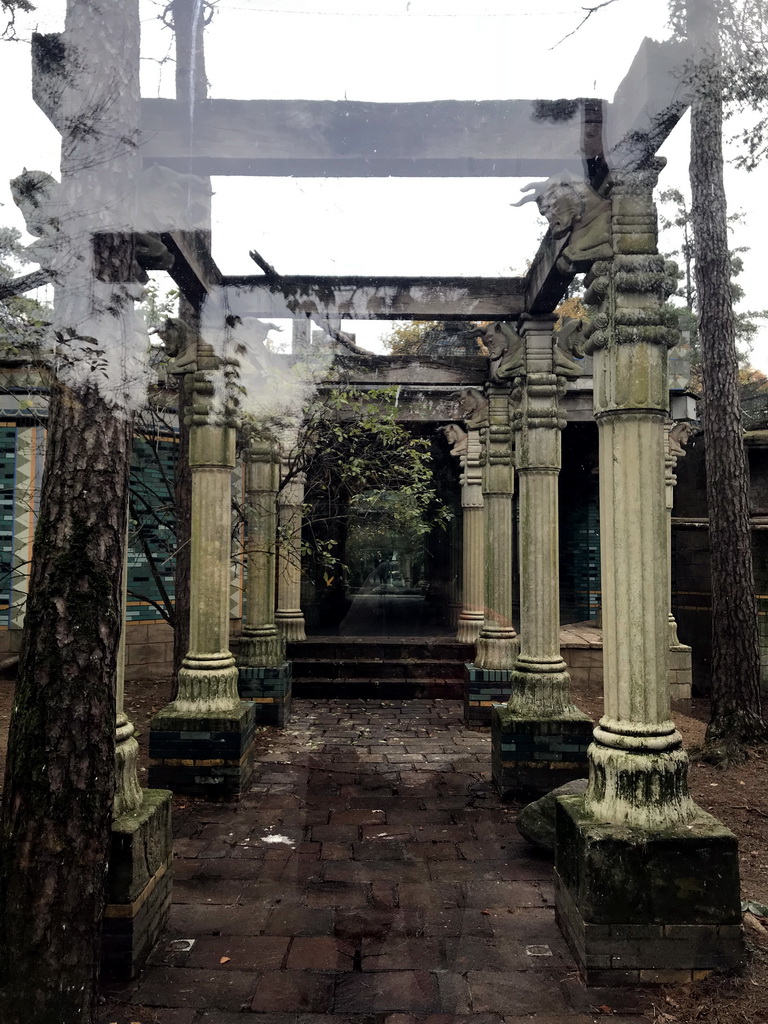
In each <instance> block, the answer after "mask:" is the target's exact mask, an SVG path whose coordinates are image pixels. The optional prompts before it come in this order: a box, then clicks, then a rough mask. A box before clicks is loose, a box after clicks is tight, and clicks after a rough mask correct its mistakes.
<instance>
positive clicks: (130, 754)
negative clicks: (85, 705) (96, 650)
mask: <svg viewBox="0 0 768 1024" xmlns="http://www.w3.org/2000/svg"><path fill="white" fill-rule="evenodd" d="M126 525H127V524H126ZM127 534H128V531H127V529H126V541H125V552H124V557H123V625H122V629H121V630H120V645H119V647H118V649H117V679H116V682H115V712H116V718H115V798H114V804H113V811H112V817H113V818H120V817H121V816H122V815H123V814H132V813H133V812H134V811H135V810H136V808H137V807H140V806H141V801H142V791H141V786H140V785H139V776H138V774H137V767H136V765H137V761H138V757H139V744H138V741H137V740H136V735H135V734H136V729H135V728H134V725H133V722H131V721H130V719H129V718H128V715H126V713H125V647H126V636H125V634H126V626H127V622H126V619H125V609H126V607H127V604H128V536H127Z"/></svg>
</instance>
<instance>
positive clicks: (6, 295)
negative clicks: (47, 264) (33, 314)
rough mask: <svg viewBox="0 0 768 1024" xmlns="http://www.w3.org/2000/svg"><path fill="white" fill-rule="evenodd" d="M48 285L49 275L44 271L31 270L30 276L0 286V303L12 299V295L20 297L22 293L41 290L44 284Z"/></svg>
mask: <svg viewBox="0 0 768 1024" xmlns="http://www.w3.org/2000/svg"><path fill="white" fill-rule="evenodd" d="M50 283H51V275H50V274H49V273H48V272H47V271H46V270H33V271H32V273H31V274H23V275H22V276H21V277H15V278H14V279H13V280H12V281H9V282H8V283H7V284H0V301H1V300H3V299H12V298H13V296H14V295H21V293H22V292H28V291H31V290H32V289H33V288H41V287H42V286H43V285H44V284H50Z"/></svg>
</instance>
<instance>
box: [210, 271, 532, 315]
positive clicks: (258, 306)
mask: <svg viewBox="0 0 768 1024" xmlns="http://www.w3.org/2000/svg"><path fill="white" fill-rule="evenodd" d="M221 283H222V285H223V286H224V287H225V288H226V291H227V307H228V309H229V310H230V311H231V312H232V313H233V314H236V315H239V316H256V317H274V318H278V317H294V316H301V315H303V316H311V317H312V318H313V319H314V320H317V321H318V322H322V320H323V319H333V318H348V319H351V320H399V319H409V318H412V319H414V320H420V319H423V320H452V319H455V318H457V317H458V318H466V319H473V320H500V319H509V318H510V317H514V316H517V315H518V314H519V313H521V312H522V311H523V308H524V307H523V296H524V291H525V279H524V278H519V277H510V278H488V277H486V278H484V277H467V278H462V277H411V278H408V277H310V276H297V277H280V278H277V279H276V280H274V281H271V282H270V281H267V280H266V278H264V277H262V276H255V275H254V276H252V277H251V276H242V277H233V276H228V277H223V278H222V280H221Z"/></svg>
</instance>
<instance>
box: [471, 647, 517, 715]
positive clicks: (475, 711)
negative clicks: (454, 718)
mask: <svg viewBox="0 0 768 1024" xmlns="http://www.w3.org/2000/svg"><path fill="white" fill-rule="evenodd" d="M511 678H512V671H511V669H503V668H478V666H477V665H471V664H469V663H465V665H464V721H465V723H466V724H467V726H468V727H469V728H470V729H472V728H475V729H478V728H489V727H490V724H491V712H492V710H493V706H494V705H495V704H506V703H507V701H508V700H509V693H510V687H511V682H510V680H511Z"/></svg>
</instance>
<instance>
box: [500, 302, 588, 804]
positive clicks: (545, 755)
mask: <svg viewBox="0 0 768 1024" xmlns="http://www.w3.org/2000/svg"><path fill="white" fill-rule="evenodd" d="M553 323H554V317H538V318H533V317H530V318H526V319H525V320H523V322H522V325H521V327H520V335H521V337H522V339H523V342H524V345H525V353H524V367H523V369H522V370H521V375H520V377H519V378H518V380H517V381H516V383H515V390H514V391H513V393H512V397H513V402H515V404H514V406H513V408H514V415H513V421H512V422H513V427H514V430H515V437H516V442H515V457H516V465H517V472H518V494H519V499H518V500H519V510H520V512H519V558H520V653H519V655H518V657H517V659H516V661H515V665H514V669H513V671H512V674H511V678H510V696H509V700H508V702H507V704H506V706H505V707H495V708H494V709H493V716H492V722H491V737H492V766H493V777H494V781H495V783H496V786H497V788H498V789H499V792H500V793H501V794H502V796H504V797H508V796H513V795H516V794H519V793H521V792H529V793H534V794H542V793H546V792H548V791H549V790H551V789H553V788H555V787H556V786H558V785H562V784H563V783H564V782H569V781H571V780H572V779H574V778H579V777H581V776H584V775H586V771H587V765H586V752H587V746H588V743H589V737H590V735H591V731H592V722H591V720H590V719H589V718H588V717H587V716H586V715H583V714H581V712H579V711H578V710H577V709H576V708H574V707H572V706H571V703H570V694H569V689H570V677H569V675H568V672H567V669H566V665H565V662H564V661H563V659H562V656H561V654H560V586H559V545H558V493H557V484H558V474H559V471H560V431H561V430H562V428H563V427H564V426H565V420H564V418H563V417H562V414H561V412H560V407H559V398H560V395H561V393H562V391H563V390H564V385H563V381H562V377H563V376H564V373H563V372H561V373H559V374H558V372H557V371H558V360H557V358H556V347H555V339H554V337H553V333H552V327H553ZM577 373H578V368H576V367H575V364H572V365H571V368H570V370H569V372H568V375H569V376H575V375H576V374H577Z"/></svg>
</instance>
